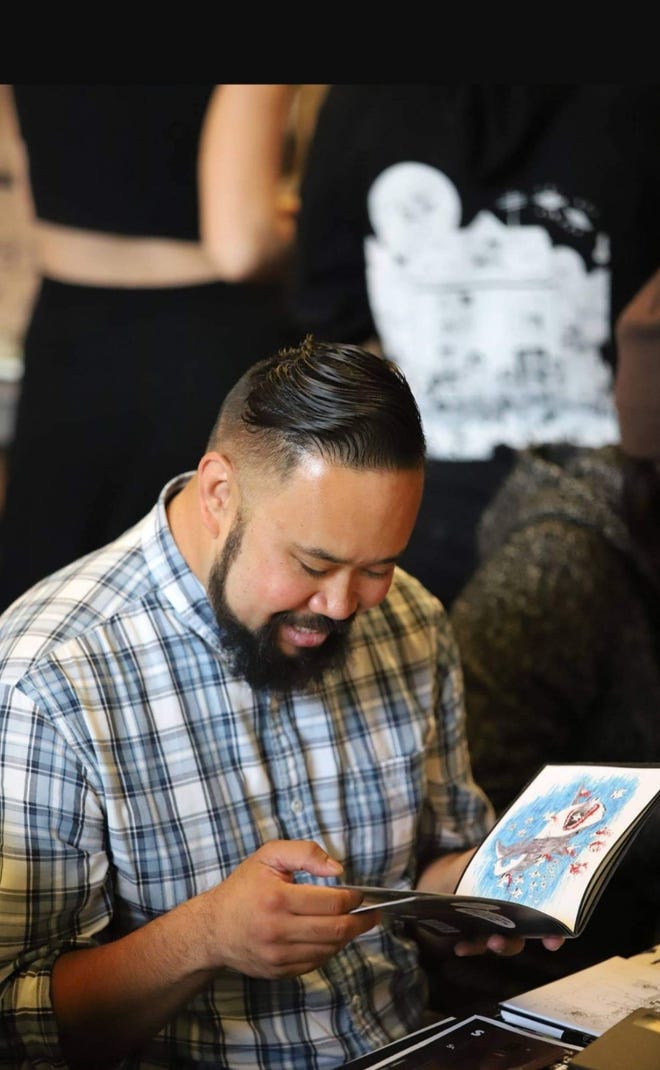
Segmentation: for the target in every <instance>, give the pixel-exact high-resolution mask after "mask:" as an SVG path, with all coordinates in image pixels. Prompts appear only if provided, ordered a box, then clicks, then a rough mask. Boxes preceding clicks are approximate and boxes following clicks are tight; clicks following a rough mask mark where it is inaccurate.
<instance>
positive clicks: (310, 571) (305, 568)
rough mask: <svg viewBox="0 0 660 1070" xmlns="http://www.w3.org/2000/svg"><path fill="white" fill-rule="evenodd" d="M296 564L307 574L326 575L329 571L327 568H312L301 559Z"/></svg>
mask: <svg viewBox="0 0 660 1070" xmlns="http://www.w3.org/2000/svg"><path fill="white" fill-rule="evenodd" d="M298 564H299V565H300V567H301V569H302V570H303V572H306V573H307V575H308V576H326V575H327V574H328V571H329V569H327V568H312V567H311V565H306V564H305V563H304V562H303V561H299V562H298Z"/></svg>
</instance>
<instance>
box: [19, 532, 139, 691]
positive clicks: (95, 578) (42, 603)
mask: <svg viewBox="0 0 660 1070" xmlns="http://www.w3.org/2000/svg"><path fill="white" fill-rule="evenodd" d="M149 587H150V577H149V570H148V567H147V565H146V559H145V555H144V552H143V548H142V539H141V525H137V526H136V527H135V528H133V529H131V531H129V532H127V533H126V534H125V535H124V536H122V537H121V538H120V539H118V540H116V542H114V543H111V544H109V545H108V546H106V547H103V548H102V549H100V550H98V551H95V552H94V553H91V554H89V555H87V556H86V557H84V558H81V559H80V560H79V561H76V562H73V563H72V564H71V565H68V566H66V567H65V568H63V569H60V570H59V571H58V572H56V573H54V574H53V575H52V576H49V577H47V578H46V579H44V580H42V581H41V582H39V583H37V584H35V586H34V587H32V588H31V589H30V590H29V591H27V592H26V593H25V594H24V595H22V596H21V597H20V598H19V599H17V601H16V602H14V603H13V605H12V606H10V607H9V608H8V609H7V610H6V611H5V613H4V614H3V615H2V617H0V676H1V677H2V681H3V683H5V684H7V683H12V682H16V681H17V680H19V679H20V678H21V677H23V676H25V674H26V673H28V672H30V670H31V669H32V668H34V667H35V666H37V665H39V664H40V663H42V662H44V661H45V660H47V659H49V658H52V657H62V658H64V659H66V651H67V650H72V649H73V648H74V647H75V646H76V645H78V646H79V645H80V644H84V643H85V641H86V639H89V637H90V636H92V635H93V634H94V633H95V632H97V631H98V630H99V629H103V628H104V627H107V626H108V625H109V622H110V621H113V620H115V619H116V618H117V617H118V616H119V615H121V614H122V613H126V612H127V611H129V610H130V609H131V607H134V606H135V605H136V603H138V602H139V601H141V600H142V599H143V598H144V596H145V594H146V593H147V591H148V590H149Z"/></svg>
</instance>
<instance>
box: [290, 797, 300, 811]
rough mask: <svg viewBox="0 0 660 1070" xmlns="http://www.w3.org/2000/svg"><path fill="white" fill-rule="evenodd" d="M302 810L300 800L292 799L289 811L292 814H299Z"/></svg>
mask: <svg viewBox="0 0 660 1070" xmlns="http://www.w3.org/2000/svg"><path fill="white" fill-rule="evenodd" d="M302 808H303V802H302V799H294V800H293V802H292V803H291V809H292V810H293V812H294V814H299V813H301V812H302Z"/></svg>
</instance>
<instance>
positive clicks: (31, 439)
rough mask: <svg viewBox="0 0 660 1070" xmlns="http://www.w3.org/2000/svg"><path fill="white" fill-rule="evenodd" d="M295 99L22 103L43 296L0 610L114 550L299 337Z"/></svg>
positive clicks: (155, 93) (213, 90)
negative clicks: (234, 401)
mask: <svg viewBox="0 0 660 1070" xmlns="http://www.w3.org/2000/svg"><path fill="white" fill-rule="evenodd" d="M297 88H298V87H296V86H293V85H247V84H245V85H222V86H218V85H14V86H13V87H12V89H13V97H14V103H15V110H16V121H17V125H18V130H19V133H20V137H21V138H22V140H23V143H24V148H25V155H26V161H27V167H28V172H29V187H30V190H31V196H32V201H33V207H34V217H35V218H34V242H35V255H36V261H37V269H38V271H39V275H40V284H39V289H38V292H37V295H36V300H35V302H34V306H33V309H32V314H31V318H30V321H29V324H28V327H27V331H26V334H25V339H24V373H23V380H22V387H21V392H20V398H19V403H18V411H17V414H16V422H15V431H14V436H13V441H12V442H11V443H10V446H9V458H8V486H7V497H6V504H5V513H4V518H3V524H2V543H1V548H0V550H1V556H0V608H2V607H5V606H6V605H8V604H9V603H10V602H11V601H12V600H13V599H14V598H15V597H16V596H17V595H18V594H20V593H21V592H22V591H23V590H24V589H26V588H27V587H28V586H30V584H32V583H33V582H34V581H35V580H37V579H39V578H40V577H42V576H44V575H46V574H48V573H50V572H52V571H53V570H54V569H56V568H58V567H59V566H60V565H64V564H66V563H67V562H69V561H70V560H72V559H74V558H76V557H79V556H80V555H81V554H84V553H86V552H88V551H90V550H93V549H95V548H97V547H98V546H100V545H102V544H103V543H105V542H107V541H108V540H110V539H112V538H114V537H115V536H116V535H118V534H119V533H120V532H121V531H123V530H124V529H125V528H126V527H127V526H129V525H130V524H132V523H134V522H136V521H137V520H138V519H139V518H140V517H141V516H142V515H143V513H145V512H146V511H147V510H148V509H149V507H150V505H151V502H152V501H153V498H154V495H156V494H157V493H158V490H159V488H160V487H161V486H162V484H163V482H164V480H165V479H166V478H167V476H168V474H169V473H171V472H172V471H173V470H174V471H180V470H184V469H187V468H192V467H194V465H195V464H196V461H197V457H198V456H199V452H200V450H201V449H202V447H203V445H204V442H203V432H200V429H201V428H204V427H205V426H207V425H208V424H210V422H211V421H212V419H213V416H214V413H215V412H216V410H217V406H218V404H219V402H220V401H221V400H222V398H223V396H224V395H225V394H226V392H227V391H228V390H229V389H230V387H231V386H232V385H233V383H234V382H235V381H236V380H237V379H238V378H240V376H241V375H242V373H243V372H244V371H245V370H246V369H247V368H248V367H249V366H250V365H251V364H252V363H253V361H254V360H255V359H257V358H258V357H259V356H260V355H261V354H262V353H264V352H268V351H269V350H271V349H276V348H278V347H279V346H280V345H283V344H286V343H288V342H289V341H291V340H292V339H293V338H294V335H295V332H294V331H293V329H292V327H291V324H290V320H289V315H288V308H287V289H288V285H287V272H288V258H289V255H290V250H291V243H292V240H293V236H294V231H295V211H296V205H297V200H296V196H295V192H296V191H295V188H293V187H292V185H291V183H290V182H288V181H287V175H286V153H287V146H288V144H289V139H290V133H291V131H290V118H291V110H292V105H293V102H294V99H295V94H296V91H297Z"/></svg>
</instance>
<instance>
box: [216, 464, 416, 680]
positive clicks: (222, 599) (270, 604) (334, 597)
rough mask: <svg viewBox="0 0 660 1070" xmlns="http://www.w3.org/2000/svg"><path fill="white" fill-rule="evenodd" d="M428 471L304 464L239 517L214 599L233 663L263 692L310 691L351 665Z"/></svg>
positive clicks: (221, 561)
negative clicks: (352, 635)
mask: <svg viewBox="0 0 660 1070" xmlns="http://www.w3.org/2000/svg"><path fill="white" fill-rule="evenodd" d="M422 481H423V477H422V473H421V471H419V472H417V471H414V472H399V471H397V472H387V471H377V472H363V471H354V470H352V469H348V468H344V467H341V466H338V465H331V464H327V463H326V462H324V461H321V460H320V459H318V458H306V459H305V460H304V461H303V462H302V463H301V464H300V465H299V466H298V468H297V469H296V470H295V471H294V472H293V473H292V474H291V475H290V476H289V477H288V478H287V480H286V481H285V482H284V483H277V484H275V485H269V486H261V487H260V488H259V490H258V491H257V493H256V494H253V495H252V497H251V500H250V508H249V512H246V513H245V514H242V513H241V512H239V513H237V514H236V516H235V517H234V521H233V524H232V527H231V530H230V531H229V534H228V535H227V537H226V540H225V543H224V546H223V548H222V551H221V552H220V555H219V557H218V558H217V560H216V562H215V565H214V566H213V568H212V569H211V573H210V576H209V580H208V592H209V598H210V600H211V604H212V605H213V609H214V611H215V614H216V617H217V619H218V623H219V625H220V627H221V628H222V630H223V633H224V641H225V645H226V647H227V649H228V650H229V651H230V652H231V653H232V655H233V658H234V665H235V669H236V671H237V672H239V673H240V674H241V675H242V676H244V677H245V679H246V680H247V681H248V683H249V684H250V685H251V686H252V687H255V688H263V687H268V688H272V689H274V690H277V691H283V690H304V689H306V688H308V687H309V686H311V685H314V684H315V683H318V682H319V681H320V679H321V678H322V676H323V674H324V673H325V672H326V671H327V670H328V669H330V668H334V667H337V666H339V665H341V664H342V663H343V661H344V660H345V658H346V654H347V649H348V637H349V632H350V626H351V623H352V621H353V620H354V619H355V616H356V614H357V613H359V612H361V611H363V610H365V609H370V608H371V607H372V606H375V605H377V604H378V603H379V602H381V601H382V599H383V598H384V597H385V595H386V594H387V592H388V590H389V587H390V583H391V581H392V575H393V572H394V566H395V563H396V559H397V558H398V557H399V555H400V554H401V553H402V551H403V550H404V548H405V546H406V543H407V542H408V539H409V537H410V534H411V532H412V528H413V525H414V522H415V518H416V515H417V510H418V508H419V502H420V498H421V492H422Z"/></svg>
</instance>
